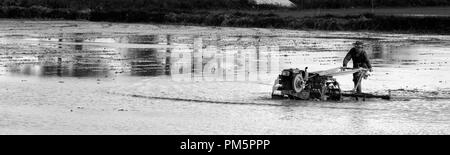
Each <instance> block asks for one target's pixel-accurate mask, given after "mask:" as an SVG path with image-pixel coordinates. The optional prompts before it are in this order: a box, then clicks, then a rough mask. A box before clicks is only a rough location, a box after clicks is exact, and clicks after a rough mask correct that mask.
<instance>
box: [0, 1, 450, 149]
mask: <svg viewBox="0 0 450 155" xmlns="http://www.w3.org/2000/svg"><path fill="white" fill-rule="evenodd" d="M449 82H450V0H0V135H449V134H450V83H449ZM194 140H195V139H192V138H191V139H186V140H184V141H180V142H176V144H180V146H176V147H178V148H179V149H203V150H204V152H209V151H213V150H214V149H216V148H217V147H225V149H226V147H227V145H229V147H234V148H233V149H236V146H237V143H238V142H239V144H240V145H242V144H243V145H245V146H247V145H246V144H248V147H253V148H250V149H256V148H257V149H261V148H264V149H265V148H266V147H270V146H271V145H275V143H276V142H275V141H269V140H265V139H260V140H248V141H246V140H242V141H241V140H239V141H236V139H234V140H233V139H230V140H225V141H220V142H219V141H216V142H215V143H213V142H212V143H209V142H205V143H204V144H205V145H204V146H201V147H200V144H201V143H197V142H193V141H194ZM219 143H220V144H219ZM202 145H203V144H202ZM242 147H244V146H239V148H242ZM239 148H238V149H239Z"/></svg>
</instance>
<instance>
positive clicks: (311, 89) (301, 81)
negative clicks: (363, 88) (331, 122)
mask: <svg viewBox="0 0 450 155" xmlns="http://www.w3.org/2000/svg"><path fill="white" fill-rule="evenodd" d="M356 72H360V74H362V75H363V76H361V78H360V79H359V81H358V84H357V85H356V86H355V88H354V89H353V90H351V91H345V92H344V91H342V90H341V88H340V86H339V83H338V82H337V81H336V79H335V78H333V76H336V75H342V74H351V73H356ZM364 77H367V70H366V69H363V68H359V69H353V68H343V67H339V68H333V69H329V70H325V71H318V72H311V73H309V72H308V67H306V68H305V70H300V69H298V68H295V69H293V68H291V69H284V70H283V71H282V72H281V74H280V75H279V76H278V78H277V79H276V80H275V84H274V86H273V90H272V98H280V97H288V98H290V99H302V100H309V99H316V100H317V99H318V100H323V101H326V100H334V101H339V100H341V99H342V98H343V97H355V98H357V99H358V97H360V98H363V99H365V98H382V99H390V96H389V95H373V94H367V93H357V92H356V88H357V86H358V85H359V84H361V80H362V78H364Z"/></svg>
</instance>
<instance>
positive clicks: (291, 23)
mask: <svg viewBox="0 0 450 155" xmlns="http://www.w3.org/2000/svg"><path fill="white" fill-rule="evenodd" d="M428 9H430V8H428ZM2 10H3V11H2V12H0V18H8V19H42V20H52V19H57V20H58V19H64V20H87V21H105V22H125V23H153V24H173V25H188V26H223V27H242V28H277V29H290V30H326V31H376V32H393V33H419V34H450V16H398V15H387V14H377V13H375V14H373V13H368V12H354V11H353V12H351V14H350V13H345V12H344V13H342V14H338V13H334V11H336V9H334V10H333V11H330V12H329V13H333V14H329V13H327V12H326V11H324V13H322V14H319V15H317V16H303V15H289V13H290V11H289V10H273V11H261V12H257V11H253V12H250V11H245V10H243V11H148V10H115V11H91V10H89V11H86V10H85V11H79V10H70V9H49V8H23V7H10V8H5V7H3V8H2ZM363 10H364V9H363ZM291 12H292V13H298V12H299V11H291Z"/></svg>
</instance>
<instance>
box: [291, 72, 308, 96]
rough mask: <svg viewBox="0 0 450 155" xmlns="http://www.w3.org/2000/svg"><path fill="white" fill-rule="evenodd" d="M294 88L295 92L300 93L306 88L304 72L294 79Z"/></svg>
mask: <svg viewBox="0 0 450 155" xmlns="http://www.w3.org/2000/svg"><path fill="white" fill-rule="evenodd" d="M292 88H293V89H294V92H295V93H299V92H301V91H302V90H303V88H305V81H303V77H302V74H297V75H295V77H294V80H292Z"/></svg>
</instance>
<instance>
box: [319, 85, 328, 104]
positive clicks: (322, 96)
mask: <svg viewBox="0 0 450 155" xmlns="http://www.w3.org/2000/svg"><path fill="white" fill-rule="evenodd" d="M328 91H329V89H328V85H327V84H324V85H323V86H322V90H321V91H320V100H322V101H326V100H327V99H328V97H329V96H328V95H327V93H328Z"/></svg>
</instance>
